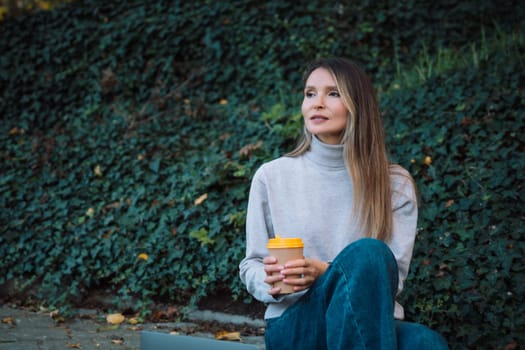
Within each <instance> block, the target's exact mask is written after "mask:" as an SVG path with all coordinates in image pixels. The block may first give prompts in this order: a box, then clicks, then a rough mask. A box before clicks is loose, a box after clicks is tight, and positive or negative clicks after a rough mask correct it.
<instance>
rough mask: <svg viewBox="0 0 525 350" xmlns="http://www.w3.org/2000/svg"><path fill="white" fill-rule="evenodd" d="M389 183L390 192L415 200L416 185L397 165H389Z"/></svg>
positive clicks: (406, 171) (407, 173) (403, 169)
mask: <svg viewBox="0 0 525 350" xmlns="http://www.w3.org/2000/svg"><path fill="white" fill-rule="evenodd" d="M389 170H390V183H391V186H392V192H393V193H397V194H403V195H405V196H407V197H409V198H412V199H414V200H415V199H416V185H415V182H414V179H413V178H412V176H411V175H410V173H409V172H408V170H406V169H405V168H403V167H402V166H400V165H398V164H392V165H390V169H389Z"/></svg>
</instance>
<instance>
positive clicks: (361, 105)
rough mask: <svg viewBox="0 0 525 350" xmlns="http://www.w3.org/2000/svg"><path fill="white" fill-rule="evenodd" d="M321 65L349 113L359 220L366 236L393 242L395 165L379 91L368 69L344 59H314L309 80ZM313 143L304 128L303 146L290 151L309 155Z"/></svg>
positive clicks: (347, 152)
mask: <svg viewBox="0 0 525 350" xmlns="http://www.w3.org/2000/svg"><path fill="white" fill-rule="evenodd" d="M317 68H324V69H326V70H328V71H329V72H330V73H331V75H332V77H333V78H334V80H335V82H336V85H337V89H338V91H339V94H340V96H341V99H342V101H343V103H344V105H345V106H346V108H347V110H348V112H349V113H348V119H347V123H346V129H345V130H344V132H343V135H342V137H341V143H342V144H343V145H344V146H343V156H344V159H345V164H346V168H347V170H348V173H349V174H350V177H351V179H352V183H353V187H354V198H353V200H354V201H353V203H354V212H355V213H357V217H356V219H357V220H358V222H359V223H360V224H361V227H363V229H364V230H365V232H364V233H365V235H366V236H367V237H372V238H376V239H380V240H383V241H388V240H390V238H391V234H392V226H393V219H392V216H393V212H392V195H391V184H390V172H391V170H393V171H395V166H393V165H391V164H390V162H389V160H388V156H387V151H386V146H385V135H384V129H383V121H382V119H381V114H380V111H379V106H378V103H377V98H376V92H375V89H374V87H373V85H372V82H371V80H370V78H369V77H368V75H367V74H366V73H365V72H364V70H363V69H361V68H360V67H359V66H358V65H357V64H355V63H353V62H352V61H350V60H347V59H344V58H325V59H320V60H316V61H314V62H312V63H311V64H310V65H309V66H308V67H307V69H306V71H305V74H304V82H305V83H306V80H307V79H308V77H309V76H310V74H311V73H312V72H313V71H314V70H316V69H317ZM311 142H312V134H311V133H310V132H309V131H308V130H307V129H306V127H305V128H304V132H303V135H302V138H301V140H300V142H299V144H298V145H297V147H296V148H295V149H294V150H293V151H292V152H290V153H289V154H287V155H288V156H291V157H295V156H299V155H301V154H303V153H305V152H306V151H307V150H308V149H309V148H310V144H311Z"/></svg>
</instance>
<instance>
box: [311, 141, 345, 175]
mask: <svg viewBox="0 0 525 350" xmlns="http://www.w3.org/2000/svg"><path fill="white" fill-rule="evenodd" d="M343 147H344V146H343V145H329V144H327V143H324V142H322V141H321V140H319V139H318V138H317V137H316V136H315V135H313V137H312V143H311V145H310V149H309V150H308V152H306V153H305V157H306V158H307V159H309V160H311V161H312V162H314V163H316V164H318V165H320V166H322V167H326V168H331V169H344V168H345V161H344V158H343Z"/></svg>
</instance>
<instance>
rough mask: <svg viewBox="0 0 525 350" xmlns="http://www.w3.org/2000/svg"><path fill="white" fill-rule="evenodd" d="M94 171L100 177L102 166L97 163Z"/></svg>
mask: <svg viewBox="0 0 525 350" xmlns="http://www.w3.org/2000/svg"><path fill="white" fill-rule="evenodd" d="M93 172H94V173H95V175H96V176H98V177H100V176H102V168H100V165H97V166H96V167H95V169H93Z"/></svg>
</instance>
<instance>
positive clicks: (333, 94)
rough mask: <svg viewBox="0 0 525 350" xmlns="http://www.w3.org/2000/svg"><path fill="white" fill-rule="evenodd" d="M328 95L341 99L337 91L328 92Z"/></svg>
mask: <svg viewBox="0 0 525 350" xmlns="http://www.w3.org/2000/svg"><path fill="white" fill-rule="evenodd" d="M328 95H329V96H332V97H341V95H340V94H339V91H330V93H329V94H328Z"/></svg>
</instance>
